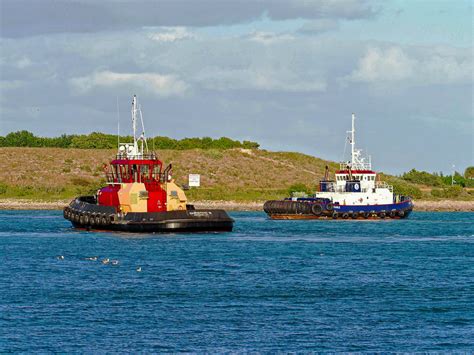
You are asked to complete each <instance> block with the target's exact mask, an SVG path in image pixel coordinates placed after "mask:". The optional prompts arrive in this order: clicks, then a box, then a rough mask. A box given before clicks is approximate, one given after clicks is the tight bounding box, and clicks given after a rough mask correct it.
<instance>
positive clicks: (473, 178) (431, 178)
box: [400, 166, 474, 187]
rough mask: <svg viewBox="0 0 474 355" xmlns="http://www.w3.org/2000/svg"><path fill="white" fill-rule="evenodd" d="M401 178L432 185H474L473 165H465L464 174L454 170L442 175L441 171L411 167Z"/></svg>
mask: <svg viewBox="0 0 474 355" xmlns="http://www.w3.org/2000/svg"><path fill="white" fill-rule="evenodd" d="M400 177H401V178H402V179H403V180H405V181H408V182H411V183H414V184H423V185H427V186H433V187H445V186H449V185H451V184H452V183H454V185H457V186H461V187H474V167H473V166H470V167H467V168H466V170H465V171H464V174H461V173H459V172H457V171H456V172H454V175H443V173H428V172H426V171H418V170H416V169H412V170H410V171H409V172H407V173H404V174H403V175H401V176H400Z"/></svg>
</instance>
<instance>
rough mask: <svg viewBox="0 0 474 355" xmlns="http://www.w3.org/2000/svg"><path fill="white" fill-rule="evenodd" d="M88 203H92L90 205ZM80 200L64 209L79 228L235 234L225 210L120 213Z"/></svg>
mask: <svg viewBox="0 0 474 355" xmlns="http://www.w3.org/2000/svg"><path fill="white" fill-rule="evenodd" d="M86 201H88V202H86ZM90 202H93V201H92V200H90V199H89V200H88V199H87V198H78V199H76V200H74V201H72V202H71V203H70V205H69V206H68V207H66V208H65V209H64V218H66V219H67V220H69V221H70V222H71V223H72V225H73V226H74V227H75V228H82V229H87V230H102V231H117V232H131V233H186V232H231V231H232V228H233V225H234V220H233V219H232V218H230V217H229V215H228V214H227V213H226V212H225V211H224V210H210V209H206V210H196V209H192V208H190V209H188V210H186V211H168V212H129V213H127V214H126V215H121V214H119V213H116V212H115V210H114V209H113V208H112V207H108V206H99V205H97V204H94V203H90Z"/></svg>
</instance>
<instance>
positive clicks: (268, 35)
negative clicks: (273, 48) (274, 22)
mask: <svg viewBox="0 0 474 355" xmlns="http://www.w3.org/2000/svg"><path fill="white" fill-rule="evenodd" d="M247 38H248V39H249V40H250V41H254V42H258V43H262V44H266V45H269V44H274V43H277V42H282V41H292V40H294V39H295V37H294V36H293V35H291V34H288V33H273V32H260V31H256V32H253V33H252V34H250V36H248V37H247Z"/></svg>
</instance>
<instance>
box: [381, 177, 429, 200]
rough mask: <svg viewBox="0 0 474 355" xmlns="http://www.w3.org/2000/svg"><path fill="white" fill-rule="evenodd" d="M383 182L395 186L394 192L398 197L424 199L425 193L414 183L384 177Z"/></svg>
mask: <svg viewBox="0 0 474 355" xmlns="http://www.w3.org/2000/svg"><path fill="white" fill-rule="evenodd" d="M381 178H382V180H384V181H386V182H387V183H388V184H390V185H392V186H393V192H394V193H395V194H398V195H404V196H411V197H413V198H422V197H423V193H422V192H421V190H420V188H419V187H418V186H416V185H415V184H413V183H409V182H407V181H405V180H403V179H400V178H397V177H394V176H390V175H383V176H382V177H381Z"/></svg>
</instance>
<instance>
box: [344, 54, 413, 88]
mask: <svg viewBox="0 0 474 355" xmlns="http://www.w3.org/2000/svg"><path fill="white" fill-rule="evenodd" d="M415 66H416V62H415V61H413V60H412V59H410V58H408V57H407V55H406V54H405V53H404V52H403V50H402V49H401V48H398V47H392V48H388V49H387V50H383V49H380V48H369V49H368V50H367V53H366V54H365V55H364V57H363V58H361V59H360V61H359V67H358V68H357V70H355V71H354V72H353V73H352V74H351V76H350V79H351V80H352V81H365V82H376V81H397V80H403V79H406V78H409V77H410V76H412V75H413V70H414V69H415Z"/></svg>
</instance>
